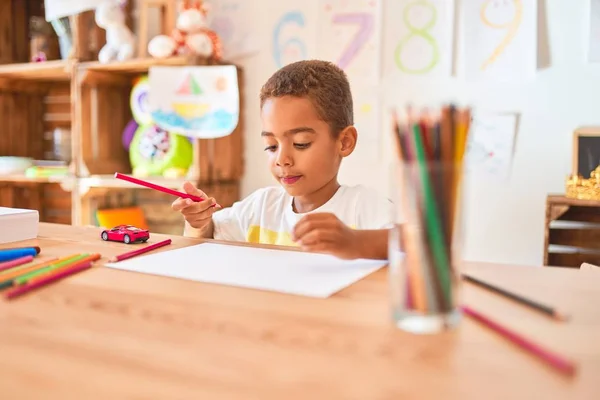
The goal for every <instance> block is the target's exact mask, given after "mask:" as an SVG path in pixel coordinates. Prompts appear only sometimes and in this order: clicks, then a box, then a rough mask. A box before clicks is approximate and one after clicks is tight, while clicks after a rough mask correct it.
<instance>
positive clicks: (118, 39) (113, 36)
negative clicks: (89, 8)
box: [95, 0, 135, 63]
mask: <svg viewBox="0 0 600 400" xmlns="http://www.w3.org/2000/svg"><path fill="white" fill-rule="evenodd" d="M95 20H96V25H98V26H99V27H100V28H103V29H104V30H106V44H105V45H104V46H103V47H102V49H100V52H99V53H98V61H100V62H101V63H108V62H110V61H114V60H118V61H125V60H129V59H130V58H133V56H134V50H135V37H134V36H133V33H132V32H131V30H130V29H129V28H128V27H127V25H125V12H124V11H123V8H122V1H120V0H105V1H103V2H102V3H100V5H98V7H97V8H96V14H95Z"/></svg>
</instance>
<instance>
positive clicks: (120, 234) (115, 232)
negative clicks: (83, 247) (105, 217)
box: [100, 225, 150, 244]
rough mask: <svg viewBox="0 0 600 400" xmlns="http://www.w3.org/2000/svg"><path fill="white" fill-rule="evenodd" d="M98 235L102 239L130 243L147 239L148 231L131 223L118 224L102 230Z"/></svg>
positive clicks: (148, 237)
mask: <svg viewBox="0 0 600 400" xmlns="http://www.w3.org/2000/svg"><path fill="white" fill-rule="evenodd" d="M100 237H101V238H102V240H104V241H108V240H110V241H113V242H123V243H125V244H130V243H135V242H146V241H148V239H150V232H149V231H148V230H147V229H140V228H137V227H135V226H133V225H118V226H115V227H114V228H112V229H107V230H103V231H102V233H101V234H100Z"/></svg>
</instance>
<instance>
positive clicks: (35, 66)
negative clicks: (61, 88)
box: [0, 60, 72, 82]
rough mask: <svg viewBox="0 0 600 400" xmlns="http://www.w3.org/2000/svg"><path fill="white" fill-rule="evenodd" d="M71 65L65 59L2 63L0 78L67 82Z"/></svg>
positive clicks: (69, 77)
mask: <svg viewBox="0 0 600 400" xmlns="http://www.w3.org/2000/svg"><path fill="white" fill-rule="evenodd" d="M71 66H72V63H71V62H70V61H67V60H55V61H44V62H39V63H34V62H30V63H22V64H3V65H0V79H11V80H15V79H16V80H22V81H36V82H53V81H60V82H68V81H69V80H70V79H71V71H70V70H71Z"/></svg>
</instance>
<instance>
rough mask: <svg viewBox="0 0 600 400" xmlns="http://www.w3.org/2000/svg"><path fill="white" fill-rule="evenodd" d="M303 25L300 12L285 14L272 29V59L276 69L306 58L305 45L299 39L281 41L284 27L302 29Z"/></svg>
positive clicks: (291, 38)
mask: <svg viewBox="0 0 600 400" xmlns="http://www.w3.org/2000/svg"><path fill="white" fill-rule="evenodd" d="M304 24H305V20H304V15H303V14H302V13H301V12H300V11H290V12H288V13H285V14H284V15H283V16H282V17H281V18H280V19H279V21H278V22H277V24H276V25H275V29H273V59H274V60H275V64H276V65H277V67H278V68H281V67H283V66H284V65H286V64H288V63H290V62H294V61H299V60H303V59H305V58H306V45H305V43H304V41H303V40H302V39H301V38H299V37H296V36H294V37H290V38H288V39H286V40H284V39H282V33H283V30H284V29H285V27H286V26H288V25H296V26H297V27H300V28H303V27H304Z"/></svg>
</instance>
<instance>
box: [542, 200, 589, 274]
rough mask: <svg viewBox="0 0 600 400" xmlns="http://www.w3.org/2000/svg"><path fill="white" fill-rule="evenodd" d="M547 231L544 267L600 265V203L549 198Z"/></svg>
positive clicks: (545, 235)
mask: <svg viewBox="0 0 600 400" xmlns="http://www.w3.org/2000/svg"><path fill="white" fill-rule="evenodd" d="M544 229H545V234H544V265H547V266H560V267H572V268H579V267H580V266H581V264H582V263H584V262H587V263H591V264H596V265H597V264H600V201H587V200H578V199H571V198H567V197H565V196H563V195H549V196H548V197H547V199H546V221H545V227H544Z"/></svg>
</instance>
